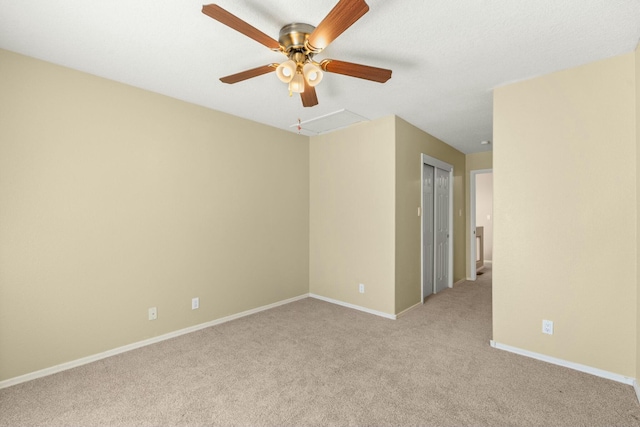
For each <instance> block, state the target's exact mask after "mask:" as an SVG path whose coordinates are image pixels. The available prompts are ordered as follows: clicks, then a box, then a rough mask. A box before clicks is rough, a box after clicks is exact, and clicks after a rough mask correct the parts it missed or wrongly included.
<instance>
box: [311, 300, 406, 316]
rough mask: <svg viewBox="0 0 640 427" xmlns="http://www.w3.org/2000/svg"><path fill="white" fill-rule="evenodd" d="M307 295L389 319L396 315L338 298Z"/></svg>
mask: <svg viewBox="0 0 640 427" xmlns="http://www.w3.org/2000/svg"><path fill="white" fill-rule="evenodd" d="M309 296H310V297H311V298H315V299H319V300H322V301H325V302H330V303H331V304H336V305H341V306H343V307H347V308H352V309H354V310H358V311H364V312H365V313H369V314H373V315H375V316H380V317H385V318H387V319H391V320H396V319H397V316H396V315H395V314H389V313H385V312H382V311H377V310H372V309H370V308H367V307H361V306H359V305H355V304H350V303H348V302H344V301H339V300H337V299H333V298H327V297H323V296H321V295H316V294H309Z"/></svg>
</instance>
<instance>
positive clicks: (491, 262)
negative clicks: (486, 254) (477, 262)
mask: <svg viewBox="0 0 640 427" xmlns="http://www.w3.org/2000/svg"><path fill="white" fill-rule="evenodd" d="M484 263H485V264H487V265H491V266H493V261H492V260H490V259H485V260H484Z"/></svg>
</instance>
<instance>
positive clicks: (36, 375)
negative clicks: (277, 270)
mask: <svg viewBox="0 0 640 427" xmlns="http://www.w3.org/2000/svg"><path fill="white" fill-rule="evenodd" d="M308 297H309V294H303V295H300V296H297V297H293V298H289V299H286V300H282V301H278V302H275V303H273V304H268V305H263V306H262V307H257V308H253V309H251V310H247V311H243V312H241V313H236V314H232V315H230V316H226V317H222V318H220V319H216V320H212V321H210V322H206V323H201V324H199V325H195V326H190V327H188V328H184V329H180V330H178V331H174V332H169V333H167V334H164V335H159V336H157V337H153V338H149V339H146V340H143V341H138V342H135V343H132V344H127V345H125V346H122V347H118V348H114V349H112V350H107V351H104V352H102V353H98V354H94V355H91V356H87V357H82V358H80V359H76V360H72V361H70V362H66V363H62V364H60V365H56V366H52V367H50V368H45V369H41V370H39V371H35V372H30V373H28V374H24V375H20V376H18V377H14V378H9V379H8V380H4V381H0V389H3V388H7V387H11V386H13V385H16V384H20V383H24V382H27V381H31V380H35V379H36V378H42V377H46V376H47V375H52V374H56V373H58V372H62V371H66V370H68V369H73V368H77V367H78V366H82V365H86V364H88V363H92V362H95V361H98V360H101V359H106V358H107V357H111V356H115V355H116V354H121V353H125V352H127V351H131V350H135V349H138V348H141V347H145V346H148V345H151V344H155V343H158V342H161V341H165V340H168V339H171V338H175V337H179V336H180V335H185V334H189V333H191V332H196V331H199V330H201V329H205V328H209V327H211V326H215V325H219V324H221V323H226V322H230V321H231V320H236V319H240V318H241V317H245V316H250V315H252V314H256V313H259V312H261V311H265V310H269V309H272V308H275V307H279V306H281V305H285V304H289V303H292V302H295V301H299V300H301V299H305V298H308Z"/></svg>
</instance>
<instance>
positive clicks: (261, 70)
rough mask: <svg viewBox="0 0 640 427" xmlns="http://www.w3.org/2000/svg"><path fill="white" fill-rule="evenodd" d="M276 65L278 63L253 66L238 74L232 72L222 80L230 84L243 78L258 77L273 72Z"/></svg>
mask: <svg viewBox="0 0 640 427" xmlns="http://www.w3.org/2000/svg"><path fill="white" fill-rule="evenodd" d="M276 67H277V64H269V65H263V66H262V67H258V68H252V69H250V70H246V71H242V72H240V73H237V74H232V75H230V76H226V77H222V78H221V79H220V81H221V82H222V83H229V84H233V83H238V82H241V81H243V80H247V79H250V78H252V77H258V76H261V75H263V74H267V73H271V72H272V71H275V70H276Z"/></svg>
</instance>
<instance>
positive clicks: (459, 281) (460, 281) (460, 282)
mask: <svg viewBox="0 0 640 427" xmlns="http://www.w3.org/2000/svg"><path fill="white" fill-rule="evenodd" d="M467 280H471V279H460V280H458V281H457V282H456V283H454V284H453V286H454V287H455V286H458V285H460V284H462V283H464V282H466V281H467Z"/></svg>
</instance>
